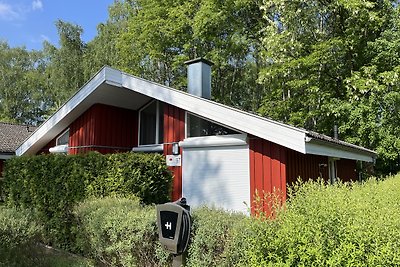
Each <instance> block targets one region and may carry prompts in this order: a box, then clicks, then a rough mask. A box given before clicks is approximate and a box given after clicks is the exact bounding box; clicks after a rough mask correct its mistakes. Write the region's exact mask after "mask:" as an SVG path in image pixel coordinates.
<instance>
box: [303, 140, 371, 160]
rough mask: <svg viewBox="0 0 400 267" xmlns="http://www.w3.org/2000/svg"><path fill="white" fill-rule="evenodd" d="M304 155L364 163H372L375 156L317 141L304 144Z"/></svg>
mask: <svg viewBox="0 0 400 267" xmlns="http://www.w3.org/2000/svg"><path fill="white" fill-rule="evenodd" d="M306 154H314V155H321V156H328V157H332V158H342V159H352V160H359V161H365V162H374V161H375V155H374V154H371V153H367V152H363V151H359V150H355V149H351V148H347V147H344V146H340V147H339V145H338V146H335V145H332V144H328V143H323V142H319V141H315V142H313V141H309V142H307V143H306Z"/></svg>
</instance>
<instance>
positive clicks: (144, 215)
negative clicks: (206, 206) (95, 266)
mask: <svg viewBox="0 0 400 267" xmlns="http://www.w3.org/2000/svg"><path fill="white" fill-rule="evenodd" d="M75 215H76V218H77V220H78V222H79V223H78V226H79V233H78V245H79V247H80V248H81V250H82V251H83V253H84V255H85V256H88V257H90V258H92V259H95V260H96V261H97V262H98V263H101V264H102V266H117V267H118V266H164V265H165V264H166V263H167V261H168V254H167V253H165V252H163V251H162V249H161V245H160V244H159V242H157V240H158V235H157V230H156V213H155V208H154V207H153V206H145V207H142V206H141V204H140V203H139V200H138V199H135V198H130V199H128V198H115V197H107V198H103V199H93V200H88V201H85V202H83V203H81V204H79V205H78V206H77V207H76V208H75Z"/></svg>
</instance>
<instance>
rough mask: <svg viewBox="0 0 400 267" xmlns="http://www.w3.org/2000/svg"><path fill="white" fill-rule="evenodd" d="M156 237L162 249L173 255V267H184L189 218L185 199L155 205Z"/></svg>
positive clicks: (190, 222) (188, 209)
mask: <svg viewBox="0 0 400 267" xmlns="http://www.w3.org/2000/svg"><path fill="white" fill-rule="evenodd" d="M156 208H157V227H158V237H159V240H160V243H161V244H162V245H163V247H164V249H165V250H167V251H168V252H170V253H172V255H173V263H172V266H173V267H180V266H184V264H185V252H186V250H187V248H188V245H189V239H190V230H191V224H192V221H191V216H190V206H188V205H187V203H186V199H185V198H181V199H180V200H178V201H175V202H169V203H165V204H161V205H157V207H156Z"/></svg>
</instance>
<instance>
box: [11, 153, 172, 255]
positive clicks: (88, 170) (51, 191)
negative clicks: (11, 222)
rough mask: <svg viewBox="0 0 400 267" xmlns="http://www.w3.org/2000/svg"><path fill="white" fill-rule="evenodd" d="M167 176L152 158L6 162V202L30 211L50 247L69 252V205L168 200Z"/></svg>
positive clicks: (117, 156) (71, 231) (21, 159)
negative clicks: (127, 198) (133, 198)
mask: <svg viewBox="0 0 400 267" xmlns="http://www.w3.org/2000/svg"><path fill="white" fill-rule="evenodd" d="M171 181H172V177H171V174H170V172H169V171H168V169H167V167H166V165H165V159H164V157H163V156H162V155H157V154H140V153H122V154H109V155H101V154H99V153H89V154H84V155H75V156H65V155H38V156H28V157H14V158H12V159H10V160H8V161H7V162H6V165H5V171H4V191H5V197H6V203H7V204H8V205H11V206H16V207H29V208H33V209H34V210H35V211H36V213H37V215H38V217H39V219H40V220H41V221H43V222H44V223H45V230H46V233H47V234H46V236H47V237H48V238H49V242H50V243H53V245H56V246H60V247H66V248H70V249H73V247H71V244H73V243H74V240H73V239H74V218H73V215H72V209H73V206H74V205H75V204H76V203H78V202H80V201H83V200H84V199H86V198H88V197H94V196H95V197H104V196H108V195H137V196H138V197H140V199H141V200H142V201H143V202H144V203H147V204H148V203H161V202H165V201H168V200H169V196H170V190H171Z"/></svg>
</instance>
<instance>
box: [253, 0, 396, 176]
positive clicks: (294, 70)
mask: <svg viewBox="0 0 400 267" xmlns="http://www.w3.org/2000/svg"><path fill="white" fill-rule="evenodd" d="M396 2H397V1H389V0H380V1H364V0H351V1H344V0H335V1H325V0H312V1H305V0H296V1H288V0H270V1H265V4H264V5H263V6H262V8H263V10H264V18H265V21H266V22H265V29H264V34H265V35H264V40H263V46H264V48H265V50H264V51H263V58H264V59H265V61H266V62H267V65H266V66H265V67H264V68H263V69H262V71H261V74H260V81H261V82H262V83H264V84H266V85H268V89H267V91H266V92H265V95H264V98H263V104H262V106H261V108H260V109H259V111H260V113H261V114H263V115H265V116H269V117H272V118H274V119H278V120H281V121H284V122H287V123H290V124H293V125H296V126H300V127H305V128H307V129H311V130H315V131H318V132H321V133H325V134H328V135H331V134H332V128H333V125H334V124H338V125H339V129H340V132H341V138H342V139H344V140H347V141H350V142H353V143H355V144H359V145H363V146H366V147H368V148H370V149H376V150H377V151H378V155H379V158H380V159H381V160H382V161H381V163H382V164H381V165H379V166H378V167H379V168H380V170H382V171H384V172H385V171H387V167H388V165H387V164H389V162H388V161H387V160H388V159H389V158H391V159H394V157H395V154H397V152H394V151H397V150H398V148H397V147H396V146H397V145H393V143H392V142H391V143H392V144H391V145H389V146H388V145H387V144H386V143H387V142H388V138H392V137H393V136H395V133H396V131H397V130H398V129H397V128H398V127H397V126H396V125H395V124H392V123H393V120H392V119H390V118H391V117H392V116H391V115H389V114H390V113H391V112H393V111H394V110H396V107H397V105H398V104H399V103H398V100H397V98H398V96H397V89H395V88H396V87H397V86H398V82H397V80H396V79H397V78H396V75H395V73H396V66H398V60H399V54H398V53H394V52H395V51H396V52H398V51H399V50H396V49H397V44H395V42H396V41H395V40H396V37H395V36H393V35H394V34H397V33H394V32H396V31H397V32H398V30H397V29H398V27H397V26H396V23H397V22H395V21H397V20H398V13H397V12H398V11H397V9H398V7H397V4H396ZM393 30H395V31H394V32H393ZM389 35H392V36H391V37H390V38H389V39H388V36H389ZM388 42H389V43H390V46H387V44H388ZM389 54H390V56H391V57H393V58H392V59H390V60H389V62H391V63H388V61H387V59H386V57H387V56H389ZM389 65H390V66H389ZM388 71H389V72H388ZM397 71H398V69H397ZM397 88H398V87H397ZM389 93H390V94H389ZM395 116H396V115H395ZM382 126H385V128H384V129H383V128H382ZM396 142H398V141H395V142H394V143H396ZM389 147H392V149H389V150H387V149H388V148H389ZM399 148H400V147H399ZM384 151H387V152H384ZM389 151H392V152H389ZM389 154H390V156H389Z"/></svg>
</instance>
